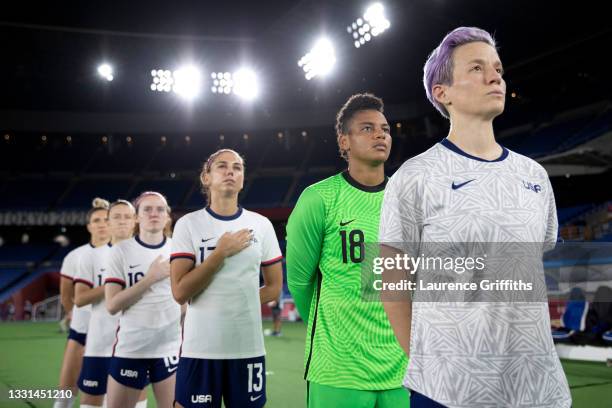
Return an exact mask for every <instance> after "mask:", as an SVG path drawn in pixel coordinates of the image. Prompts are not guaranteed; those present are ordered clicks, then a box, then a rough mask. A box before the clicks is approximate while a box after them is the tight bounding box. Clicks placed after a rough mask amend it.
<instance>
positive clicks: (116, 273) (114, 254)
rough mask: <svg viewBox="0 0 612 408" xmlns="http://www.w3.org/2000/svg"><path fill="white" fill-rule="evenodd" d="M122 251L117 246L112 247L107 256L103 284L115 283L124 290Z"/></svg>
mask: <svg viewBox="0 0 612 408" xmlns="http://www.w3.org/2000/svg"><path fill="white" fill-rule="evenodd" d="M123 260H124V256H123V250H122V249H121V247H120V246H119V245H115V246H113V247H112V248H111V249H110V251H109V255H108V263H107V267H106V271H105V272H106V273H105V275H104V284H107V283H117V284H119V285H121V286H123V287H124V288H125V262H124V261H123Z"/></svg>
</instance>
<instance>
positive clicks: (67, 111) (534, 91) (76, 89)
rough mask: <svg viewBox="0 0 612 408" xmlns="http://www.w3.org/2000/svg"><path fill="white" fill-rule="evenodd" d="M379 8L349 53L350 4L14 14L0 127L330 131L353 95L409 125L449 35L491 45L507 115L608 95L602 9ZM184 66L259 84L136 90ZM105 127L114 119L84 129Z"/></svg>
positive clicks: (22, 8) (1, 33) (75, 4)
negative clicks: (370, 28) (109, 71)
mask: <svg viewBox="0 0 612 408" xmlns="http://www.w3.org/2000/svg"><path fill="white" fill-rule="evenodd" d="M382 3H383V4H384V6H385V10H386V13H387V16H388V18H389V20H390V22H391V27H390V28H389V29H388V30H387V31H385V32H384V34H382V35H381V36H380V38H378V39H376V41H372V42H370V43H368V44H366V45H365V46H363V47H360V49H355V47H354V46H353V41H352V38H351V37H350V35H348V34H347V31H346V27H347V24H350V23H351V21H353V20H354V19H355V17H357V16H359V15H360V14H362V13H363V11H364V9H365V8H366V7H367V5H368V4H369V2H364V1H353V0H329V1H321V0H312V1H306V0H303V1H297V2H288V1H278V0H274V1H265V2H252V1H235V0H234V1H227V2H223V3H215V2H202V1H195V0H187V1H175V2H172V3H171V4H170V3H168V2H154V1H153V2H152V1H147V2H144V1H130V2H101V3H100V2H97V3H91V2H82V1H81V2H79V1H72V2H61V3H53V2H41V3H38V4H37V5H36V7H32V5H31V4H29V3H16V4H13V5H11V8H10V9H7V10H4V11H3V15H2V17H1V18H0V20H1V21H0V49H2V64H1V65H0V75H1V77H2V78H3V92H2V93H3V96H4V97H3V98H2V99H1V100H0V128H4V129H7V130H11V129H13V130H46V129H45V128H46V127H49V126H51V125H52V124H53V123H55V124H56V125H57V124H58V123H77V124H78V123H86V124H87V123H92V124H95V123H96V120H91V117H88V116H76V117H75V116H74V115H87V114H104V115H131V116H132V120H133V121H134V122H138V123H145V124H146V123H152V121H153V122H154V118H155V117H158V116H159V114H160V113H161V114H164V115H169V116H168V117H170V118H171V117H177V119H176V122H186V121H187V122H188V121H190V120H193V121H194V123H195V124H194V125H193V127H200V128H202V127H207V126H209V124H210V123H212V125H211V126H212V127H215V126H217V125H216V124H215V123H216V122H215V120H217V121H222V122H223V123H232V124H236V123H237V124H238V125H240V126H242V127H244V126H248V125H249V124H253V123H255V124H257V123H259V122H261V121H266V120H268V121H270V122H278V121H282V120H283V118H284V120H285V122H290V123H289V124H288V125H291V124H293V125H297V124H308V123H310V122H312V121H316V120H322V119H318V118H322V117H324V118H325V119H324V120H325V121H327V122H331V121H332V120H333V112H335V110H336V109H337V108H338V106H339V105H340V104H341V103H342V102H343V101H344V100H345V99H346V98H347V96H349V95H350V94H352V93H355V92H359V91H371V92H374V93H376V94H378V95H380V96H382V97H384V99H385V102H386V103H387V104H388V105H389V106H390V107H392V106H395V107H396V108H395V111H396V114H395V115H396V116H397V118H398V119H402V118H409V117H413V116H418V115H421V114H423V112H430V113H431V112H433V108H432V107H431V106H430V105H429V104H428V103H427V101H426V99H425V95H424V92H423V88H422V83H421V78H422V66H423V63H424V61H425V59H426V57H427V55H428V53H429V52H430V51H431V50H432V49H433V48H434V47H435V46H436V45H437V43H438V42H439V41H440V39H441V38H442V37H443V36H444V34H445V33H447V32H448V31H450V30H452V29H453V28H455V27H457V26H460V25H474V26H479V27H482V28H484V29H486V30H489V31H491V32H494V34H495V36H496V37H497V39H498V42H499V45H500V47H501V48H500V52H501V55H502V60H503V61H504V64H505V68H506V72H507V74H506V79H507V82H508V93H509V94H510V93H511V92H515V93H516V97H515V98H509V99H508V102H509V106H508V108H512V107H513V106H516V107H517V108H516V109H520V106H521V104H535V105H536V106H538V107H539V108H540V109H563V108H566V107H571V106H576V104H579V103H582V102H592V101H596V100H601V99H606V98H609V95H610V94H611V91H612V89H611V86H612V85H611V82H610V81H609V80H607V75H608V72H607V68H606V65H605V64H603V63H602V62H601V58H600V57H599V56H598V55H599V54H600V53H601V52H602V50H603V49H605V48H606V47H605V46H603V45H602V44H606V45H607V44H609V43H610V40H611V39H612V29H611V27H610V25H609V22H608V20H607V18H608V17H607V13H604V12H602V11H601V8H602V7H603V5H602V3H599V2H588V1H587V2H581V3H559V2H554V1H551V0H542V1H524V0H520V1H509V0H508V1H498V2H491V1H482V0H466V1H461V2H455V1H443V0H436V1H431V0H413V1H401V0H389V1H383V2H382ZM589 3H592V4H589ZM322 34H325V35H327V37H328V38H330V39H331V41H332V42H333V43H334V44H335V47H336V55H337V64H336V67H335V70H334V72H333V73H332V75H331V76H329V77H327V78H325V79H322V80H318V78H315V79H314V80H312V81H306V80H305V78H304V76H303V72H301V69H300V68H299V67H298V66H297V61H298V59H299V58H300V56H302V55H303V54H304V53H305V52H306V51H307V50H308V49H309V47H310V46H311V45H312V43H313V42H314V41H315V40H316V38H317V37H318V36H320V35H322ZM103 61H104V62H110V63H112V64H113V65H114V67H115V73H114V80H113V81H112V82H107V81H101V80H100V79H99V78H98V77H97V73H96V66H97V64H99V63H101V62H103ZM187 61H188V62H194V63H197V64H199V65H200V66H202V68H203V69H204V70H205V71H206V72H212V71H223V70H230V69H234V68H236V67H238V66H241V65H243V64H247V65H249V66H250V67H252V68H253V69H254V70H255V71H256V72H257V74H258V75H259V77H260V79H261V82H262V85H261V87H262V94H261V97H260V98H259V99H258V100H257V101H255V102H252V103H244V102H239V101H237V100H236V99H235V98H222V97H218V95H212V94H210V93H208V94H206V95H204V96H203V97H202V98H201V99H200V100H199V101H197V103H194V104H193V105H191V106H185V105H181V104H180V103H178V102H177V101H176V100H173V99H171V98H169V97H168V95H161V94H156V93H152V92H151V91H150V90H149V86H150V80H151V77H150V72H151V69H154V68H157V67H169V68H171V67H173V66H176V65H177V64H180V63H182V62H187ZM530 106H531V105H530ZM34 113H38V114H39V115H38V116H37V115H35V114H34ZM71 115H72V116H71ZM138 115H140V116H138ZM330 115H331V116H330ZM48 117H52V118H53V119H52V120H51V122H52V123H51V124H50V121H49V120H46V119H45V118H48ZM109 118H110V119H111V122H112V121H113V120H117V116H110V117H109V116H103V117H98V121H99V122H106V123H108V119H109ZM194 118H197V120H196V119H194ZM26 119H27V120H26ZM75 119H77V120H76V122H75V121H74V120H75ZM163 119H166V116H163ZM172 123H174V122H172ZM77 126H78V125H77ZM58 127H61V126H59V125H58ZM86 130H91V131H94V130H95V129H91V128H90V129H86ZM142 130H143V131H144V129H142Z"/></svg>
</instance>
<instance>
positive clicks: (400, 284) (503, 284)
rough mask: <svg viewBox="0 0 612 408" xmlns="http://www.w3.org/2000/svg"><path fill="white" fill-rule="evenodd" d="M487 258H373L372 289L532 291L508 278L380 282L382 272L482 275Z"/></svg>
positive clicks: (530, 286)
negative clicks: (462, 280) (493, 279)
mask: <svg viewBox="0 0 612 408" xmlns="http://www.w3.org/2000/svg"><path fill="white" fill-rule="evenodd" d="M486 258H487V254H483V255H482V256H477V257H469V256H468V257H461V256H458V257H450V256H448V257H441V256H425V254H421V256H418V257H413V256H409V255H407V254H399V253H396V254H395V256H391V257H381V256H377V257H374V259H373V260H372V273H374V274H375V275H380V279H375V280H374V281H373V282H372V286H373V289H374V290H377V291H381V290H390V291H394V290H400V291H405V290H409V291H414V290H417V289H418V290H427V291H446V290H450V291H457V290H458V291H468V290H470V291H475V290H485V291H486V290H521V291H532V290H533V282H523V281H522V280H520V279H519V280H518V281H516V280H511V279H501V280H500V279H497V280H495V281H491V280H489V279H482V280H479V281H478V282H474V281H468V282H456V281H443V282H430V281H427V280H424V279H418V280H411V279H400V280H399V281H391V282H385V281H383V279H382V274H383V272H384V271H386V270H389V271H404V272H405V273H407V274H409V275H411V276H413V275H416V274H417V272H419V271H421V273H426V272H428V271H429V272H438V271H444V272H454V273H455V274H458V275H461V274H463V273H466V272H467V273H473V272H483V271H485V270H486V263H485V262H486Z"/></svg>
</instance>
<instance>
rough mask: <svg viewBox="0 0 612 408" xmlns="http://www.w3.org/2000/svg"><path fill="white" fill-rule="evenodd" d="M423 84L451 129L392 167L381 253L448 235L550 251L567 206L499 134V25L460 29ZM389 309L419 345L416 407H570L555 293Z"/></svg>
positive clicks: (407, 338)
mask: <svg viewBox="0 0 612 408" xmlns="http://www.w3.org/2000/svg"><path fill="white" fill-rule="evenodd" d="M423 82H424V85H425V91H426V93H427V97H428V99H429V100H430V102H431V103H432V104H433V105H434V106H435V107H436V109H438V111H440V113H441V114H442V115H443V116H444V117H446V118H448V119H450V130H449V133H448V136H447V138H446V139H444V140H442V141H441V142H440V143H438V144H436V145H435V146H433V147H432V148H430V149H429V150H427V151H426V152H424V153H422V154H420V155H418V156H416V157H414V158H412V159H409V160H408V161H406V162H405V163H404V164H403V165H402V167H400V169H399V170H397V172H396V173H395V174H394V175H393V177H391V180H390V181H389V184H388V186H387V190H386V192H385V197H384V201H383V206H382V210H381V219H380V236H379V240H380V242H381V243H383V244H384V245H383V247H382V251H381V252H382V253H383V254H384V255H386V256H387V257H395V255H397V254H398V253H399V252H404V254H405V255H407V256H412V257H418V256H420V255H421V250H422V248H423V246H425V247H430V246H431V245H427V243H440V242H446V243H451V244H453V245H456V244H458V243H462V242H463V243H470V242H471V243H483V242H484V243H496V242H501V243H504V245H505V246H509V245H508V243H532V244H531V245H537V248H539V250H540V251H541V249H542V243H547V244H548V245H551V244H552V245H554V243H555V241H556V237H557V226H558V224H557V214H556V210H555V197H554V194H553V190H552V186H551V184H550V181H549V179H548V175H547V173H546V170H545V169H544V168H543V167H542V166H541V165H539V164H538V163H536V162H535V161H534V160H532V159H530V158H527V157H525V156H522V155H520V154H517V153H515V152H512V151H509V150H507V149H505V148H504V147H502V146H500V145H499V144H498V143H497V142H496V141H495V133H494V131H493V120H494V119H495V118H496V117H497V116H499V115H500V114H501V113H502V112H503V110H504V103H505V94H506V83H505V81H504V79H503V68H502V63H501V61H500V58H499V55H498V53H497V49H496V44H495V41H494V40H493V38H492V37H491V35H490V34H489V33H487V32H486V31H484V30H481V29H479V28H475V27H460V28H457V29H455V30H454V31H452V32H450V33H449V34H448V35H447V36H446V37H445V38H444V39H443V40H442V42H441V43H440V45H439V46H438V47H437V48H436V49H435V50H434V51H433V52H432V53H431V55H430V56H429V59H428V60H427V62H426V64H425V67H424V78H423ZM487 245H489V244H487ZM437 247H438V248H439V247H440V245H438V246H437ZM512 247H513V248H515V247H516V245H514V246H512ZM398 251H399V252H398ZM428 255H429V254H428ZM432 255H433V256H436V255H440V254H432ZM445 256H448V254H447V255H445ZM540 263H541V262H540ZM398 271H399V270H398V269H394V270H392V271H391V272H393V274H394V275H401V273H397V272H398ZM415 272H416V280H420V278H419V277H420V276H422V275H420V274H421V271H420V270H419V271H415ZM529 272H531V271H529ZM423 276H425V275H423ZM533 276H534V280H536V279H538V276H539V277H540V278H541V280H542V281H543V280H544V279H543V270H539V271H538V270H535V268H534V270H533ZM417 288H418V285H417ZM417 296H419V291H418V289H417V292H416V293H415V297H417ZM385 309H386V311H387V315H388V317H389V320H390V322H391V325H392V326H393V329H394V331H395V334H396V336H397V338H398V340H399V343H400V344H401V345H402V347H403V349H404V351H405V352H406V354H410V363H409V365H408V370H407V372H406V376H405V378H404V385H405V386H406V387H407V388H409V389H411V390H412V392H411V407H412V408H421V407H442V406H448V407H459V406H461V407H467V406H469V407H474V408H479V407H490V406H500V407H501V406H504V407H511V406H512V407H517V406H521V407H543V406H550V407H553V406H554V407H569V406H571V396H570V393H569V388H568V385H567V380H566V378H565V375H564V373H563V369H562V367H561V363H560V362H559V357H558V356H557V353H556V351H555V347H554V345H553V341H552V338H551V335H550V318H549V313H548V304H547V302H546V301H545V300H538V301H530V302H514V303H510V302H506V301H503V302H502V301H496V302H493V301H491V302H453V303H450V302H419V301H415V302H411V301H410V299H406V300H405V301H403V302H399V301H389V302H385Z"/></svg>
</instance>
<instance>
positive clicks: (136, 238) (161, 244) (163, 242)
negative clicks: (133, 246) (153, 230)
mask: <svg viewBox="0 0 612 408" xmlns="http://www.w3.org/2000/svg"><path fill="white" fill-rule="evenodd" d="M134 239H135V240H136V242H138V243H139V244H140V245H142V246H143V247H145V248H149V249H159V248H161V247H163V246H164V244H165V243H166V237H165V236H164V239H163V241H162V242H160V243H159V244H157V245H149V244H145V243H144V242H142V241H141V240H140V237H139V236H138V235H136V236H135V237H134Z"/></svg>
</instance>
